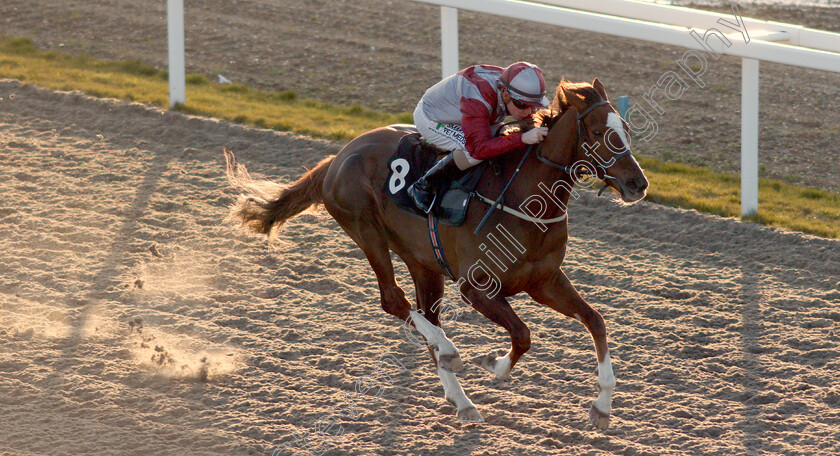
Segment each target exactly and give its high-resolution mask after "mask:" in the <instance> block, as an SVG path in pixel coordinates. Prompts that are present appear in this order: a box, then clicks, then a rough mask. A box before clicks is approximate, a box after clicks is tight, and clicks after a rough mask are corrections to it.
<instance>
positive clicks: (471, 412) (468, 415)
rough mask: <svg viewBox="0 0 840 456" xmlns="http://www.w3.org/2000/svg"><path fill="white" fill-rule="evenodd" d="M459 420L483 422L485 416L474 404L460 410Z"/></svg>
mask: <svg viewBox="0 0 840 456" xmlns="http://www.w3.org/2000/svg"><path fill="white" fill-rule="evenodd" d="M458 420H459V421H462V422H464V423H483V422H484V418H482V417H481V414H480V413H478V409H477V408H475V407H474V406H470V407H467V408H465V409H462V410H458Z"/></svg>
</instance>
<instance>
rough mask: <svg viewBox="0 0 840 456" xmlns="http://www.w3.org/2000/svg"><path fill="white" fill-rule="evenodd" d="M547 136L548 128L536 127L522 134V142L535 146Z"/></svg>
mask: <svg viewBox="0 0 840 456" xmlns="http://www.w3.org/2000/svg"><path fill="white" fill-rule="evenodd" d="M547 134H548V127H537V128H534V129H531V130H528V131H526V132H525V133H522V142H524V143H525V144H536V143H538V142H541V141H542V140H543V138H545V135H547Z"/></svg>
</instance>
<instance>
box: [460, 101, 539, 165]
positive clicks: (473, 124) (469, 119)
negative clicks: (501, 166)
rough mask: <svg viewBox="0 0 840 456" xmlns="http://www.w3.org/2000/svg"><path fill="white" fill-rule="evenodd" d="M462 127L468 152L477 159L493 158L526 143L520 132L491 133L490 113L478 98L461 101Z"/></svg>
mask: <svg viewBox="0 0 840 456" xmlns="http://www.w3.org/2000/svg"><path fill="white" fill-rule="evenodd" d="M461 129H462V130H463V131H464V139H465V140H466V147H467V152H469V153H470V156H471V157H472V158H475V159H477V160H486V159H488V158H493V157H496V156H499V155H502V154H504V153H506V152H510V151H512V150H515V149H518V148H520V147H522V146H524V145H525V143H524V142H522V133H519V132H517V133H512V134H509V135H506V136H499V137H496V138H493V137H492V136H491V135H490V113H489V112H488V110H487V107H486V106H485V105H484V104H483V103H481V102H480V101H478V100H462V101H461Z"/></svg>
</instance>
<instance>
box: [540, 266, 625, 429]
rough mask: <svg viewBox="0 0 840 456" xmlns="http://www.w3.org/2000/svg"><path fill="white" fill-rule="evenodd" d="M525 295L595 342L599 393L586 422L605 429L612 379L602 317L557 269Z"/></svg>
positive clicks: (607, 419) (613, 380) (608, 415)
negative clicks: (571, 322)
mask: <svg viewBox="0 0 840 456" xmlns="http://www.w3.org/2000/svg"><path fill="white" fill-rule="evenodd" d="M529 294H530V295H531V297H532V298H534V300H535V301H537V302H539V303H541V304H545V305H547V306H548V307H551V308H552V309H554V310H556V311H558V312H560V313H562V314H563V315H566V316H567V317H571V318H574V319H576V320H577V321H579V322H581V323H583V325H584V326H585V327H586V329H588V330H589V333H590V334H591V335H592V340H593V342H594V343H595V355H596V356H597V359H598V391H599V392H598V398H597V399H595V402H593V404H592V407H591V408H590V409H589V420H590V421H591V422H592V424H593V425H595V426H596V427H598V428H599V429H606V428H607V427H608V426H609V424H610V413H611V412H612V393H613V390H614V389H615V376H614V375H613V370H612V364H611V363H610V352H609V348H608V347H607V330H606V326H605V325H604V318H603V317H602V316H601V314H600V313H598V312H597V311H596V310H594V309H592V307H590V306H589V304H587V303H586V301H584V300H583V298H582V297H581V296H580V293H578V291H577V290H576V289H575V287H574V285H572V283H571V282H570V281H569V278H568V277H567V276H566V274H565V273H564V272H563V271H561V270H558V271H557V272H556V273H555V274H554V275H553V276H552V277H551V279H550V280H548V281H547V282H545V283H544V284H543V285H542V287H541V288H539V289H537V290H532V291H529Z"/></svg>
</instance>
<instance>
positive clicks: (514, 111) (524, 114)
mask: <svg viewBox="0 0 840 456" xmlns="http://www.w3.org/2000/svg"><path fill="white" fill-rule="evenodd" d="M502 98H503V99H504V100H505V106H506V107H507V111H508V112H509V113H510V115H511V116H513V118H514V119H516V120H523V119H527V118H528V117H531V116H533V115H534V113H535V112H537V108H535V107H533V106H529V105H525V104H522V103H521V102H516V101H514V99H513V98H511V96H510V95H509V94H508V93H507V91H504V92H503V96H502ZM517 105H520V106H523V107H522V108H520V107H519V106H517Z"/></svg>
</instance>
